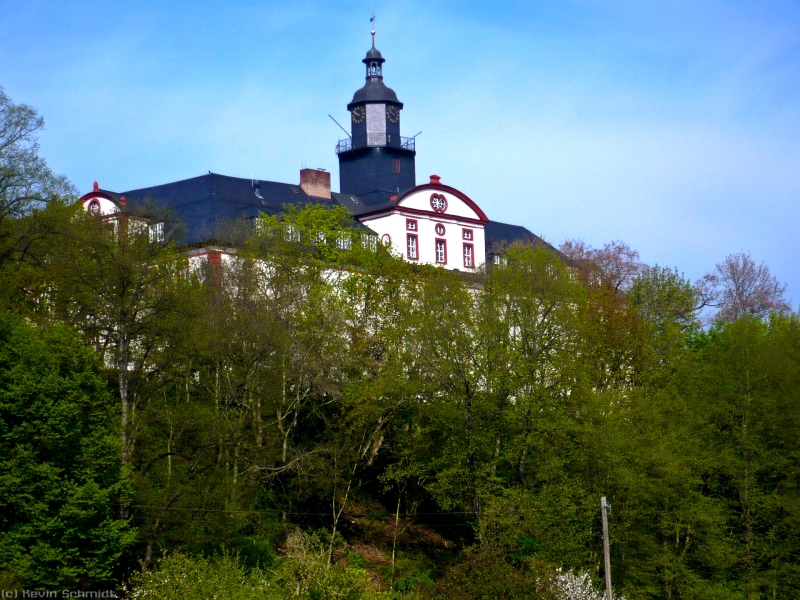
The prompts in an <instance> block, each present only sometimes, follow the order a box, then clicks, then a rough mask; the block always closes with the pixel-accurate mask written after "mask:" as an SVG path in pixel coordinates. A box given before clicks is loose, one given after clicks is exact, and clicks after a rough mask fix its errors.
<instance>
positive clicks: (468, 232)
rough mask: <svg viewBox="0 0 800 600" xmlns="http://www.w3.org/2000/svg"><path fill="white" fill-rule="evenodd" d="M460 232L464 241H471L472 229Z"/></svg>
mask: <svg viewBox="0 0 800 600" xmlns="http://www.w3.org/2000/svg"><path fill="white" fill-rule="evenodd" d="M462 231H463V237H464V239H465V240H471V239H472V229H463V230H462Z"/></svg>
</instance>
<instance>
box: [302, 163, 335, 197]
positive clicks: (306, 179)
mask: <svg viewBox="0 0 800 600" xmlns="http://www.w3.org/2000/svg"><path fill="white" fill-rule="evenodd" d="M300 187H301V188H302V189H303V191H304V192H305V193H306V194H308V195H309V196H314V197H315V198H326V199H328V200H330V199H331V174H330V173H328V172H327V171H323V170H321V169H300Z"/></svg>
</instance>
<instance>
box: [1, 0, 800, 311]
mask: <svg viewBox="0 0 800 600" xmlns="http://www.w3.org/2000/svg"><path fill="white" fill-rule="evenodd" d="M372 11H375V13H376V14H377V17H378V20H377V30H378V36H377V46H378V48H379V49H380V50H381V51H382V53H383V55H384V57H385V58H386V59H387V62H386V64H385V66H384V75H385V81H386V83H387V85H389V86H390V87H392V88H393V89H394V90H395V91H396V92H397V94H398V96H399V98H400V100H401V101H403V102H404V103H405V110H404V111H403V121H402V126H403V134H404V135H409V136H410V135H414V134H415V133H417V132H418V131H422V134H421V135H420V136H419V138H418V144H417V181H418V182H420V183H421V182H423V181H426V180H427V176H428V175H429V174H430V173H434V172H435V173H438V174H439V175H441V176H442V181H443V182H444V183H447V184H449V185H452V186H454V187H457V188H459V189H461V190H462V191H464V192H465V193H466V194H468V195H469V196H470V197H472V198H473V199H474V200H475V201H476V202H478V204H480V205H481V207H482V208H483V209H484V210H485V212H486V213H487V214H488V215H489V217H490V218H492V219H496V220H500V221H506V222H512V223H518V224H522V225H525V226H526V227H528V228H529V229H531V230H532V231H534V232H535V233H537V234H540V235H542V236H543V237H544V238H545V239H547V240H548V241H550V242H552V243H555V244H558V243H560V242H562V241H563V240H565V239H569V238H581V239H584V240H586V241H587V242H589V243H591V244H593V245H595V246H598V245H602V244H603V243H604V242H607V241H610V240H613V239H621V240H624V241H626V242H627V243H628V244H630V245H631V246H632V247H634V248H636V249H637V250H639V252H640V253H641V256H642V259H643V260H644V261H645V262H647V263H649V264H656V263H657V264H660V265H662V266H675V267H678V268H679V269H680V270H681V271H683V272H685V274H686V275H687V276H688V277H689V278H691V279H695V278H698V277H700V276H701V275H702V274H703V273H704V272H706V271H708V270H710V269H712V268H713V266H714V264H715V263H717V262H720V261H721V260H722V259H723V258H724V257H725V255H726V254H730V253H733V252H738V251H741V250H745V251H749V252H751V253H752V255H753V257H754V258H755V259H756V260H757V261H765V262H766V263H767V264H768V265H769V266H770V268H771V269H772V271H773V273H774V274H775V275H777V277H778V278H779V279H780V280H781V281H783V282H786V283H788V284H789V291H788V295H789V296H790V297H792V298H793V300H794V302H793V304H794V306H795V307H796V306H797V304H798V300H800V267H798V257H799V255H800V135H799V134H800V4H798V3H797V2H788V1H787V2H780V1H774V2H773V1H771V2H712V1H707V2H657V1H648V2H633V1H630V2H589V1H587V2H567V1H562V2H513V3H498V2H495V3H491V4H490V3H478V2H430V1H429V2H402V1H397V0H394V1H392V2H385V1H373V2H369V3H366V2H349V3H341V2H307V3H303V2H294V3H269V2H241V3H237V2H226V3H219V2H141V1H140V2H135V3H131V2H126V3H111V2H70V3H63V2H38V1H36V0H29V1H25V2H20V1H17V0H0V14H2V19H0V85H2V86H3V87H4V88H5V91H6V93H7V94H8V95H9V96H11V97H12V98H13V99H14V100H15V101H17V102H25V103H28V104H31V105H33V106H34V107H36V108H37V109H38V110H39V111H40V113H41V114H42V115H44V117H45V119H46V122H47V129H46V130H45V131H44V132H43V134H42V135H41V147H42V154H43V155H44V156H45V157H46V158H47V160H48V161H49V163H50V165H51V166H52V167H53V169H54V170H55V171H57V172H60V173H64V174H66V175H67V176H68V177H70V179H72V181H73V182H74V183H75V184H76V185H78V187H79V188H80V189H81V190H82V191H88V190H89V189H90V188H91V184H92V181H94V180H95V179H96V180H97V181H99V182H100V184H101V186H102V187H104V188H106V189H112V190H119V191H122V190H126V189H132V188H137V187H144V186H149V185H156V184H159V183H166V182H169V181H174V180H178V179H183V178H188V177H193V176H196V175H200V174H203V173H206V172H207V171H209V170H211V171H214V172H217V173H223V174H227V175H234V176H242V177H249V176H250V173H251V172H252V173H253V174H254V175H255V177H256V178H259V179H262V180H274V181H284V182H295V181H297V180H298V171H299V169H300V168H302V167H303V166H304V165H305V166H309V167H322V168H326V169H328V170H330V171H332V173H333V179H334V188H335V189H336V188H337V183H336V182H337V181H338V169H337V161H336V155H335V154H334V147H335V144H336V140H337V138H338V137H341V135H342V134H341V131H340V130H339V129H338V128H337V127H336V126H335V125H334V124H333V123H332V122H331V121H330V119H328V116H327V115H328V114H329V113H330V114H332V115H333V116H334V117H336V118H337V119H338V120H339V121H340V122H342V123H343V124H346V123H347V118H348V117H347V112H346V108H345V107H346V105H347V103H348V102H349V101H350V99H351V98H352V94H353V92H354V91H355V90H356V89H358V88H359V87H360V86H361V85H362V84H363V65H362V64H361V62H360V60H361V58H363V55H364V53H365V52H366V50H367V49H368V48H369V43H370V37H369V16H370V14H371V13H372Z"/></svg>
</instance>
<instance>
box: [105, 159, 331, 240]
mask: <svg viewBox="0 0 800 600" xmlns="http://www.w3.org/2000/svg"><path fill="white" fill-rule="evenodd" d="M256 192H258V193H259V195H260V196H261V198H259V197H258V196H256ZM118 196H125V199H126V201H127V204H128V207H129V208H130V209H136V208H141V207H143V206H146V205H147V204H148V203H152V204H153V205H154V206H164V207H167V208H168V209H170V210H171V211H172V212H174V214H175V216H176V217H177V218H178V219H179V220H180V221H181V222H182V223H183V224H184V226H185V227H186V231H185V233H184V235H183V239H182V240H181V241H182V242H183V243H185V244H189V245H193V244H199V243H203V242H209V241H215V233H216V232H217V228H218V226H219V225H220V224H222V223H225V222H230V221H235V220H236V219H239V218H252V217H255V216H257V215H258V214H259V213H267V214H273V215H274V214H279V213H281V212H283V208H284V206H285V205H293V204H294V205H301V206H302V205H306V204H315V203H322V204H331V201H330V200H326V199H324V198H315V197H312V196H308V195H307V194H306V193H305V192H304V191H303V190H302V188H301V187H300V186H299V185H293V184H289V183H277V182H275V181H260V182H259V181H255V182H253V181H251V180H250V179H242V178H240V177H228V176H226V175H217V174H216V173H209V174H208V175H201V176H200V177H193V178H192V179H184V180H183V181H175V182H173V183H167V184H164V185H157V186H153V187H148V188H142V189H138V190H131V191H128V192H123V193H121V194H118Z"/></svg>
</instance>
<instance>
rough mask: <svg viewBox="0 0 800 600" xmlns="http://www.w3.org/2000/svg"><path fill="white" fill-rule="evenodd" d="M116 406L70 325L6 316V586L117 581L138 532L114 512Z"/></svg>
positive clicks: (0, 471)
mask: <svg viewBox="0 0 800 600" xmlns="http://www.w3.org/2000/svg"><path fill="white" fill-rule="evenodd" d="M117 417H118V410H117V409H115V405H114V403H113V402H112V401H111V395H110V394H109V391H108V389H107V386H106V380H105V378H104V375H103V370H102V365H101V361H100V359H99V357H97V356H96V355H95V353H94V352H93V351H92V350H91V349H90V348H87V347H85V346H84V344H83V343H82V341H81V340H80V338H79V337H78V335H77V334H76V333H75V332H74V331H71V330H70V329H68V328H67V327H64V326H60V325H59V326H54V327H52V328H50V329H46V330H37V329H35V328H34V327H32V326H31V325H29V324H27V323H26V322H25V321H23V320H21V319H19V318H16V317H11V316H9V315H8V314H3V315H2V316H0V424H1V425H0V515H2V516H1V517H0V540H2V543H0V579H2V581H3V584H4V585H3V587H7V586H11V585H18V586H24V587H29V588H31V587H33V588H36V589H52V588H57V587H64V586H79V585H80V586H89V587H97V586H101V585H108V584H110V583H111V582H113V581H114V576H115V571H116V569H117V566H118V564H119V561H120V557H121V556H122V554H123V553H124V552H125V551H126V549H127V548H128V547H129V546H130V545H131V543H132V542H133V539H134V537H135V531H134V530H132V529H131V528H130V526H129V523H128V521H126V520H120V519H117V518H115V510H114V505H115V503H116V502H117V499H118V498H119V496H120V493H121V492H122V490H123V488H124V487H125V486H126V485H128V482H126V481H125V480H124V479H123V477H122V475H121V471H120V453H119V438H118V437H117V434H116V426H117V421H116V419H117Z"/></svg>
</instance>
